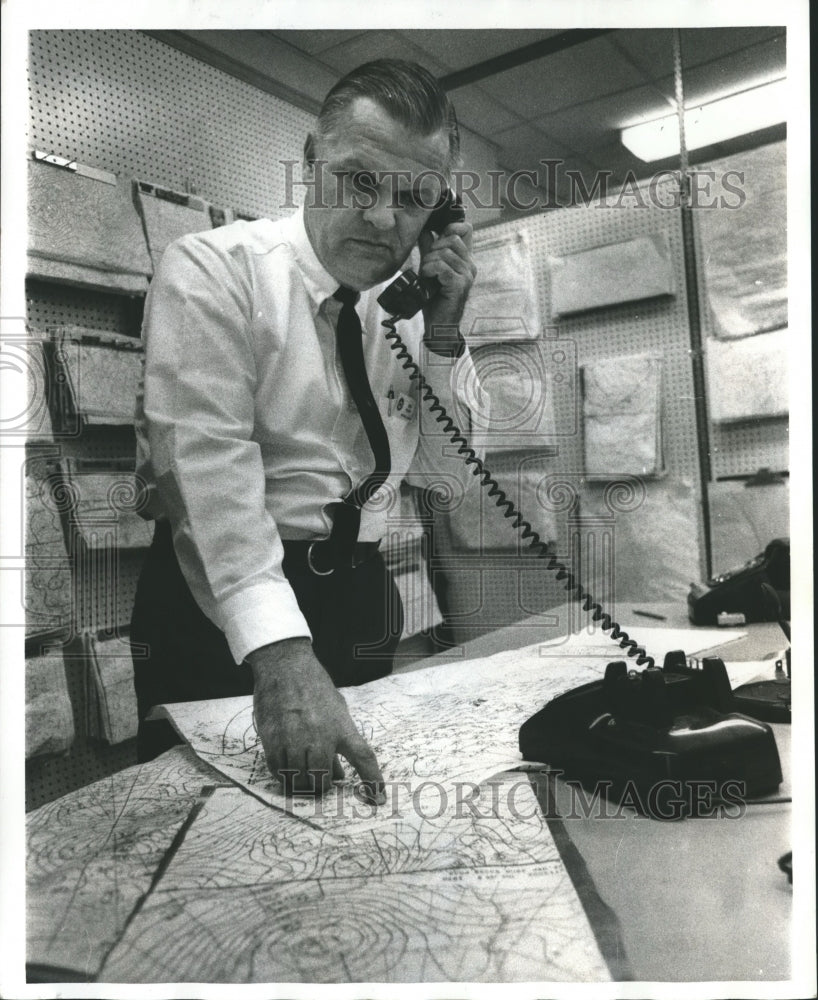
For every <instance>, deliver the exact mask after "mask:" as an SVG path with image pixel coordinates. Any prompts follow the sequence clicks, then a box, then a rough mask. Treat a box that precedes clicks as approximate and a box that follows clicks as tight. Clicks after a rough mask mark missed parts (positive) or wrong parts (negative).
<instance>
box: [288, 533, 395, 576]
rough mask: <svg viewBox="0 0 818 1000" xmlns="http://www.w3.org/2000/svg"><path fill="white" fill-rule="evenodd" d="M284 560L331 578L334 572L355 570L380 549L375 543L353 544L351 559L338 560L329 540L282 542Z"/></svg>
mask: <svg viewBox="0 0 818 1000" xmlns="http://www.w3.org/2000/svg"><path fill="white" fill-rule="evenodd" d="M282 544H283V545H284V558H285V559H286V560H287V562H288V563H290V564H291V565H292V563H293V562H295V563H300V564H303V565H304V566H306V567H307V569H309V570H310V571H311V572H312V573H314V574H315V575H316V576H331V575H332V574H333V573H334V572H335V571H336V570H343V569H347V570H349V569H357V567H358V566H360V565H362V564H363V563H365V562H367V560H369V559H371V558H372V557H373V556H374V555H375V554H376V553H377V551H378V549H379V548H380V544H381V543H380V540H378V541H377V542H355V544H354V545H353V546H352V552H351V558H349V557H348V558H347V559H344V560H343V562H341V561H339V559H338V555H339V552H338V549H337V547H336V546H335V545H333V544H331V542H330V541H329V539H317V540H316V541H302V540H297V541H283V542H282Z"/></svg>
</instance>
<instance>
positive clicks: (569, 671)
mask: <svg viewBox="0 0 818 1000" xmlns="http://www.w3.org/2000/svg"><path fill="white" fill-rule="evenodd" d="M643 633H645V634H650V641H649V648H650V649H651V651H652V655H653V656H654V657H656V658H657V660H658V662H659V663H661V657H663V656H664V654H665V652H667V650H669V649H672V648H676V647H677V646H678V645H679V644H680V641H682V640H687V641H688V643H689V642H690V638H691V633H690V632H689V631H686V632H685V631H682V630H673V629H644V630H643ZM734 637H736V638H737V637H738V635H735V636H734ZM696 641H697V643H698V648H699V649H707V648H709V647H710V646H712V645H714V644H715V643H716V642H718V641H723V633H721V632H717V631H716V630H712V631H708V630H701V631H700V632H699V633H697V635H696ZM688 652H691V653H692V652H695V650H688ZM623 658H624V654H623V653H622V651H621V650H617V647H616V645H615V644H614V643H612V642H611V640H610V639H609V638H607V636H605V635H604V634H602V633H601V632H599V630H598V629H597V630H596V631H591V630H583V631H581V632H579V633H578V634H576V635H573V636H569V637H568V638H567V639H565V640H555V641H553V642H548V643H538V644H536V645H533V646H528V647H525V648H524V649H518V650H507V651H504V652H502V653H497V654H495V655H494V656H489V657H484V658H482V659H479V660H470V661H467V662H462V663H449V664H444V665H441V666H437V667H430V668H427V669H424V670H418V671H414V672H411V673H403V674H397V675H392V676H389V677H384V678H382V679H381V680H378V681H375V682H373V683H371V684H365V685H362V686H361V687H352V688H345V689H344V696H345V698H346V701H347V704H348V706H349V710H350V713H351V715H352V718H353V719H354V720H355V722H356V724H357V725H358V727H359V730H360V732H361V733H362V735H363V736H364V737H365V738H366V740H367V741H368V742H369V744H370V746H371V747H372V749H373V750H374V751H375V755H376V756H377V758H378V762H379V763H380V765H381V769H382V771H383V774H384V777H385V779H386V792H387V806H386V807H383V806H382V807H380V809H375V808H374V807H369V806H367V805H366V804H365V803H363V802H362V801H360V799H359V797H358V796H357V794H356V786H355V784H354V781H353V779H352V775H351V772H350V773H349V775H348V780H347V781H346V782H344V784H343V785H341V786H340V787H336V788H335V790H334V792H333V793H331V794H330V795H328V796H325V798H324V799H323V800H320V799H319V800H314V799H312V798H309V797H295V798H287V797H285V796H284V794H283V790H282V788H281V785H280V784H279V783H278V782H277V781H274V780H273V778H272V777H271V775H270V773H269V771H268V769H267V764H266V761H265V757H264V752H263V749H262V747H261V744H260V742H259V740H258V737H257V735H256V730H255V726H254V724H253V705H252V698H251V697H249V696H248V697H243V698H225V699H220V700H217V701H200V702H185V703H182V704H176V705H170V706H165V707H164V708H163V709H162V711H163V712H164V713H166V714H167V716H168V717H169V718H170V720H171V722H172V723H173V724H174V726H175V727H176V728H177V730H178V731H179V733H180V734H181V735H182V736H183V737H184V738H185V739H186V740H187V741H188V742H189V743H190V745H191V746H192V747H193V749H194V750H195V751H196V753H197V754H199V756H200V757H202V759H203V760H206V761H207V762H208V763H210V764H212V765H213V766H214V767H215V768H217V769H218V770H219V771H221V772H222V773H223V774H224V775H225V776H227V777H228V778H230V779H231V780H233V781H235V782H237V783H238V784H240V785H241V786H242V787H244V788H246V789H247V790H248V791H250V792H252V793H253V794H254V795H256V796H258V797H259V798H260V799H261V800H262V801H264V802H266V803H267V804H268V805H272V806H275V807H278V808H280V809H284V810H286V811H289V812H292V813H293V814H295V815H299V816H302V817H304V818H306V819H309V820H310V821H311V822H313V823H315V824H316V825H318V826H320V827H321V828H322V829H332V828H336V829H348V828H349V826H350V823H351V822H352V821H354V822H355V823H356V824H357V825H361V824H367V825H370V826H371V825H376V824H378V823H379V822H385V821H388V819H389V816H390V814H393V813H395V812H400V813H406V812H407V811H414V812H418V811H420V812H423V813H424V814H428V813H429V812H432V811H434V808H435V804H436V803H440V802H441V801H442V800H443V799H446V800H450V799H452V800H453V799H454V798H456V797H457V795H458V794H460V795H461V796H462V795H464V794H466V793H467V789H468V786H469V784H470V783H472V784H473V783H477V784H479V783H480V782H482V781H484V780H485V779H486V778H488V777H490V776H491V775H493V774H497V773H498V772H500V771H504V770H507V769H508V768H513V767H517V766H519V765H520V764H521V763H523V761H522V758H521V756H520V751H519V748H518V744H517V734H518V731H519V728H520V726H521V725H522V723H523V722H524V721H525V720H526V719H527V718H528V717H529V716H530V715H532V714H533V713H534V712H536V711H538V710H539V709H540V708H541V707H542V706H543V705H544V704H545V702H546V701H549V700H551V699H552V698H555V697H556V696H557V695H560V694H562V693H563V692H565V691H568V690H570V689H571V688H573V687H576V686H577V685H579V684H584V683H586V682H588V681H592V680H596V679H598V678H599V677H600V676H601V675H602V673H603V672H604V669H605V665H606V664H607V663H608V661H609V660H615V659H623Z"/></svg>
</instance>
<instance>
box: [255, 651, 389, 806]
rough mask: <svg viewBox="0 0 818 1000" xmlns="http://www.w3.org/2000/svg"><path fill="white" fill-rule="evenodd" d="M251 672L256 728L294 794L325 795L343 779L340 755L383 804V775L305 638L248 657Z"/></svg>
mask: <svg viewBox="0 0 818 1000" xmlns="http://www.w3.org/2000/svg"><path fill="white" fill-rule="evenodd" d="M247 662H248V663H249V664H250V666H251V667H252V670H253V677H254V691H253V711H254V715H255V724H256V731H257V732H258V734H259V737H260V739H261V743H262V746H263V747H264V754H265V757H266V759H267V766H268V767H269V769H270V771H271V773H272V774H273V777H275V778H279V779H280V780H281V781H282V782H283V783H284V790H285V792H286V793H287V794H288V795H292V794H305V793H307V794H319V795H321V794H323V793H324V792H326V791H327V790H328V789H329V788H330V786H331V785H332V782H333V780H336V779H343V777H344V771H343V768H342V767H341V763H340V761H339V760H338V756H337V755H338V754H339V753H340V754H343V756H344V757H346V759H347V760H348V761H349V763H350V764H351V765H352V766H353V767H354V768H355V770H356V771H357V772H358V775H359V776H360V778H361V782H362V784H363V791H364V794H365V795H366V796H367V798H368V799H369V800H370V801H371V802H374V803H376V804H383V802H385V801H386V796H385V794H384V791H383V775H382V774H381V770H380V768H379V767H378V761H377V760H376V758H375V754H374V753H373V752H372V749H371V748H370V746H369V744H368V743H367V742H366V740H365V739H364V738H363V737H362V736H361V734H360V733H359V732H358V730H357V729H356V728H355V723H354V722H353V721H352V716H351V715H350V714H349V710H348V709H347V705H346V702H345V701H344V698H343V695H342V694H341V693H340V691H338V690H337V688H336V687H335V685H334V684H333V683H332V681H331V680H330V677H329V675H328V674H327V672H326V670H324V668H323V667H322V666H321V664H320V663H319V662H318V660H317V659H316V657H315V654H314V653H313V651H312V646H311V644H310V640H309V639H307V638H295V639H282V640H281V641H280V642H274V643H270V644H269V645H268V646H262V647H261V648H260V649H256V650H254V651H253V652H252V653H250V655H249V656H248V657H247Z"/></svg>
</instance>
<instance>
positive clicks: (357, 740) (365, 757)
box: [338, 733, 386, 805]
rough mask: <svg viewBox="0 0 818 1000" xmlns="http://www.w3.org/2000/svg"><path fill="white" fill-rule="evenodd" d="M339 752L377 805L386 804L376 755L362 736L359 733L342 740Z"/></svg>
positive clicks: (381, 775)
mask: <svg viewBox="0 0 818 1000" xmlns="http://www.w3.org/2000/svg"><path fill="white" fill-rule="evenodd" d="M338 750H339V752H340V753H342V754H343V755H344V756H345V757H346V759H347V760H348V761H349V762H350V764H351V765H352V766H353V767H354V768H355V770H356V771H357V772H358V776H359V777H360V779H361V782H362V784H363V785H364V787H365V788H366V789H367V790H368V791H369V793H370V797H371V798H372V800H373V801H374V802H375V804H376V805H383V804H384V802H386V792H385V791H384V787H383V786H384V777H383V773H382V772H381V769H380V767H379V765H378V760H377V758H376V757H375V753H374V751H373V750H372V748H371V747H370V745H369V744H368V743H367V742H366V740H365V739H364V738H363V737H362V736H358V734H357V733H355V734H352V735H350V736H348V737H346V738H345V739H343V740H340V741H339V743H338Z"/></svg>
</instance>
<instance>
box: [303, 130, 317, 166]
mask: <svg viewBox="0 0 818 1000" xmlns="http://www.w3.org/2000/svg"><path fill="white" fill-rule="evenodd" d="M314 163H315V136H314V135H313V134H312V132H310V133H309V135H308V136H307V138H306V139H305V140H304V166H306V167H308V168H309V169H310V170H312V168H313V164H314Z"/></svg>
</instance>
